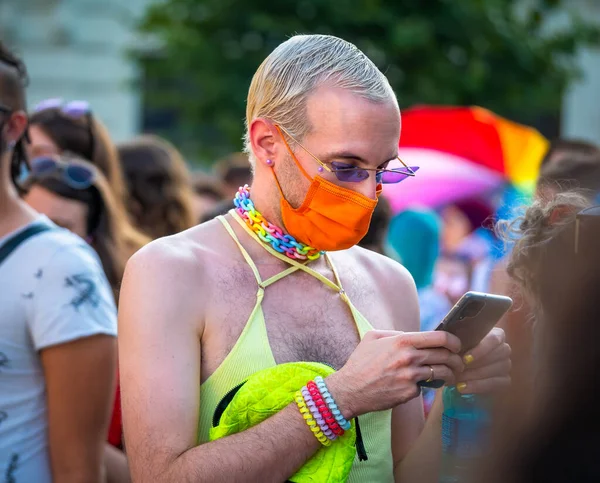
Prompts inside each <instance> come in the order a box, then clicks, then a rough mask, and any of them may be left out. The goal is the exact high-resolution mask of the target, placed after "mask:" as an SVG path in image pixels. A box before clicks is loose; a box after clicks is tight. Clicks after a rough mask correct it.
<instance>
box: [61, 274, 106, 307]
mask: <svg viewBox="0 0 600 483" xmlns="http://www.w3.org/2000/svg"><path fill="white" fill-rule="evenodd" d="M65 286H66V287H71V288H73V289H74V290H75V291H76V293H77V294H76V295H75V296H74V297H73V298H72V299H71V302H70V303H69V305H71V307H73V308H74V309H75V310H77V311H78V310H79V307H81V306H82V305H85V304H89V305H91V306H92V307H94V308H96V307H98V304H99V303H100V297H99V295H98V288H97V287H96V282H95V281H94V280H93V278H92V276H91V275H90V274H85V273H81V274H77V275H71V276H70V277H67V278H66V279H65Z"/></svg>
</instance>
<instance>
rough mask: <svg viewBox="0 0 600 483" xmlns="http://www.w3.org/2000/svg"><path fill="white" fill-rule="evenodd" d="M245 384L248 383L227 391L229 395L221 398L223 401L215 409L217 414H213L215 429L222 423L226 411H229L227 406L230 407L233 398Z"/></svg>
mask: <svg viewBox="0 0 600 483" xmlns="http://www.w3.org/2000/svg"><path fill="white" fill-rule="evenodd" d="M244 384H246V381H244V382H242V383H240V384H238V385H237V386H235V387H234V388H233V389H230V390H229V391H227V394H225V395H224V396H223V397H222V398H221V400H220V401H219V404H217V407H216V408H215V412H214V414H213V420H212V426H213V428H216V427H217V426H218V425H219V423H220V422H221V416H223V413H224V412H225V409H227V406H229V403H230V402H231V401H232V400H233V398H234V397H235V395H236V394H237V392H238V391H239V390H240V389H241V388H242V386H243V385H244Z"/></svg>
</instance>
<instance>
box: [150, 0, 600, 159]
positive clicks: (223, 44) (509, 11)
mask: <svg viewBox="0 0 600 483" xmlns="http://www.w3.org/2000/svg"><path fill="white" fill-rule="evenodd" d="M571 3H572V2H566V1H565V2H561V1H560V0H544V1H542V0H537V1H535V0H532V1H530V2H529V5H528V7H527V8H519V7H520V6H521V7H522V5H523V1H522V0H301V1H293V0H278V1H272V0H164V1H162V2H160V3H157V4H155V5H153V6H151V7H150V8H149V9H148V11H147V13H146V16H145V18H144V19H143V22H142V25H141V28H142V31H143V32H146V33H148V34H151V36H152V37H154V38H155V39H158V41H159V43H160V45H161V48H160V50H159V52H160V55H159V56H156V57H153V58H152V59H149V58H148V57H145V58H142V59H141V62H143V64H144V66H143V67H144V70H145V72H146V79H148V80H149V81H150V82H149V83H148V84H147V89H149V90H148V92H147V94H148V100H149V101H150V102H151V103H153V104H154V105H155V106H168V107H171V108H175V109H176V110H177V112H178V113H179V114H180V117H181V123H180V126H179V128H178V130H177V131H178V132H177V134H178V135H177V138H178V139H176V141H178V142H182V143H183V144H184V146H185V147H187V149H188V150H189V149H192V150H193V151H195V152H196V153H197V154H200V155H202V157H204V158H205V159H214V157H215V156H219V155H222V154H223V153H225V152H229V151H233V150H239V149H240V147H241V136H242V132H243V119H244V115H245V100H246V94H247V90H248V85H249V83H250V80H251V78H252V75H253V73H254V71H255V70H256V68H257V67H258V65H259V64H260V63H261V62H262V60H263V59H264V58H265V57H266V56H267V55H268V54H269V52H270V51H271V50H272V49H273V48H275V47H276V46H277V45H278V44H279V43H281V42H282V41H284V40H285V39H286V38H288V37H289V36H291V35H293V34H295V33H326V34H332V35H336V36H339V37H342V38H344V39H346V40H349V41H351V42H353V43H355V44H356V45H357V46H358V47H359V48H360V49H362V50H363V51H364V52H365V53H366V54H367V55H368V56H369V57H370V58H371V59H372V60H373V61H374V62H375V63H376V64H377V66H378V67H379V68H380V69H381V70H382V71H383V72H385V73H386V75H387V76H388V78H389V80H390V83H391V84H392V86H393V87H394V89H395V91H396V93H397V96H398V99H399V102H400V105H401V106H402V107H408V106H411V105H413V104H424V103H431V104H455V105H471V104H477V105H481V106H485V107H487V108H489V109H491V110H493V111H495V112H497V113H499V114H504V115H509V116H512V117H515V116H517V117H519V115H521V114H524V115H527V116H528V117H529V118H530V117H531V115H532V113H533V114H534V115H544V114H546V113H548V112H556V111H557V110H558V109H559V106H560V103H561V96H562V93H563V92H564V90H565V88H566V87H567V86H568V84H569V82H570V81H571V80H572V79H574V77H575V76H577V74H578V72H577V69H576V67H575V64H574V55H575V53H576V51H577V49H578V48H579V47H580V46H582V45H591V44H595V43H596V42H597V41H598V30H597V29H596V27H594V26H592V25H589V24H588V23H586V22H584V21H583V20H581V19H578V18H574V17H571V21H569V22H564V25H565V27H564V28H553V29H548V28H547V23H548V22H547V19H548V18H549V17H550V16H552V15H554V14H556V13H557V12H558V11H559V9H561V8H562V7H564V6H565V5H567V4H571ZM185 147H184V149H185Z"/></svg>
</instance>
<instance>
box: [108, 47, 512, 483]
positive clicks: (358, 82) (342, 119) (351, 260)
mask: <svg viewBox="0 0 600 483" xmlns="http://www.w3.org/2000/svg"><path fill="white" fill-rule="evenodd" d="M246 126H247V132H246V136H245V144H246V150H247V151H248V153H249V154H250V157H251V159H252V163H253V164H254V180H253V183H252V186H251V187H240V190H239V191H238V193H237V195H236V198H235V200H234V202H235V206H236V209H235V210H232V211H231V212H230V213H229V214H228V215H226V216H225V217H221V218H219V219H216V220H212V221H209V222H207V223H204V224H202V225H199V226H197V227H195V228H192V229H190V230H188V231H185V232H183V233H181V234H178V235H175V236H173V237H168V238H164V239H160V240H157V241H155V242H153V243H151V244H150V245H148V246H146V247H145V248H143V249H142V250H141V251H140V252H138V253H137V254H136V255H135V256H134V257H133V258H132V259H131V260H130V262H129V265H128V267H127V271H126V275H125V278H124V282H123V288H122V291H121V300H120V328H119V330H120V332H119V337H120V340H119V350H120V367H121V377H122V401H123V411H124V422H125V437H126V441H127V447H128V452H129V455H130V461H131V469H132V475H133V478H134V480H137V481H158V482H171V481H210V482H217V481H261V482H262V481H273V482H281V481H285V480H288V479H290V478H292V475H294V474H295V473H296V472H297V471H298V470H299V468H301V467H303V465H305V463H306V462H307V461H309V460H310V459H311V458H312V456H313V455H314V454H315V453H316V452H317V451H318V450H319V448H320V447H321V446H322V445H323V446H328V447H331V448H333V447H335V446H336V445H339V444H342V443H341V440H340V441H337V440H336V439H337V436H340V435H342V434H343V432H344V428H350V427H354V426H355V425H351V424H350V423H349V421H351V420H353V419H354V418H356V417H360V430H361V431H360V433H361V438H360V439H361V440H362V443H363V445H364V449H365V450H366V453H367V456H368V459H366V460H365V458H364V457H359V455H357V456H355V457H354V460H353V462H352V461H351V462H350V463H351V469H350V470H349V471H350V472H349V475H348V481H368V482H379V481H381V482H388V481H394V480H395V481H403V482H413V481H415V482H427V481H431V482H434V481H437V477H438V474H437V463H438V462H439V460H440V452H441V449H440V444H439V443H440V421H441V413H442V402H441V399H440V398H439V397H438V400H437V402H436V403H435V405H434V408H433V409H432V411H431V413H430V417H429V419H428V420H427V423H425V421H424V416H423V404H422V399H421V397H420V386H421V385H422V384H423V383H426V382H431V381H432V380H434V379H435V380H441V381H444V382H445V383H446V384H455V383H458V387H459V390H460V391H461V392H465V393H482V392H486V393H489V392H493V391H495V390H497V389H499V388H502V387H505V386H506V385H507V384H508V383H509V381H510V378H509V375H508V374H509V368H510V356H509V354H510V348H509V347H508V346H507V345H506V344H505V342H504V334H503V332H502V331H501V330H499V329H494V330H493V331H492V332H490V334H488V335H487V336H486V337H485V338H484V340H483V341H482V342H481V343H480V344H479V345H478V346H477V347H476V348H474V349H473V350H472V351H469V353H468V354H467V355H466V356H465V357H464V358H461V356H459V355H458V353H459V352H460V349H461V347H460V341H459V340H458V339H457V338H455V337H454V336H452V335H450V334H447V333H444V332H424V333H419V332H418V330H419V307H418V300H417V292H416V289H415V285H414V282H413V280H412V279H411V277H410V275H409V274H408V272H407V271H406V270H405V269H404V268H403V267H402V266H401V265H399V264H398V263H396V262H394V261H392V260H390V259H388V258H386V257H383V256H381V255H379V254H376V253H372V252H369V251H367V250H364V249H362V248H359V247H357V246H356V244H357V243H358V242H359V241H360V239H361V238H362V237H363V236H364V235H365V233H366V231H367V229H368V226H369V222H370V218H371V215H372V212H373V209H374V208H375V206H376V204H377V198H378V196H379V194H380V193H381V189H382V185H383V184H387V183H398V182H400V181H403V180H407V179H408V181H406V182H410V178H411V177H412V176H415V172H416V170H417V168H415V167H408V166H406V165H404V163H402V162H401V161H400V160H399V159H398V158H397V153H398V141H399V138H400V111H399V109H398V103H397V101H396V98H395V96H394V93H393V91H392V89H391V87H390V85H389V83H388V82H387V80H386V78H385V76H384V75H383V74H382V73H381V72H380V71H379V70H378V69H377V67H376V66H375V65H374V64H373V63H372V62H371V61H370V60H369V59H368V58H367V57H366V56H365V55H364V54H363V53H362V52H361V51H360V50H358V49H357V48H356V47H355V46H354V45H352V44H350V43H348V42H346V41H344V40H341V39H338V38H335V37H331V36H325V35H301V36H295V37H292V38H290V39H289V40H287V41H286V42H284V43H283V44H281V45H280V46H279V47H277V48H276V49H275V50H274V51H273V52H272V53H271V55H269V57H267V59H266V60H265V61H264V62H263V63H262V65H261V66H260V67H259V69H258V71H257V72H256V74H255V76H254V78H253V79H252V83H251V86H250V90H249V94H248V105H247V119H246ZM297 361H306V362H321V363H326V364H328V365H329V366H331V367H333V368H334V369H335V371H332V373H331V374H330V375H329V376H327V377H325V378H324V381H322V382H320V381H317V382H319V386H318V388H317V386H316V385H313V386H311V388H310V390H311V391H317V392H316V393H314V392H311V393H310V395H308V393H306V394H304V393H296V397H295V398H294V394H292V395H291V396H290V398H289V400H290V401H292V402H291V403H290V404H288V405H286V406H284V407H283V409H282V410H281V411H279V412H276V413H275V414H273V415H271V416H270V417H269V418H268V419H266V420H264V421H262V422H260V423H259V424H256V425H254V426H252V427H250V428H248V429H245V430H243V431H240V432H238V433H236V434H231V435H228V436H225V437H222V438H220V439H214V438H211V427H213V429H214V426H215V424H214V423H215V422H218V419H219V418H217V417H216V413H217V412H218V407H219V406H220V405H221V403H222V402H223V399H224V398H225V401H227V400H228V399H227V398H226V397H225V396H226V394H227V393H230V390H231V389H233V388H236V387H238V386H239V385H240V384H241V383H243V382H244V381H245V380H246V379H248V378H251V379H252V377H253V375H255V374H257V373H260V372H261V371H269V370H271V369H273V368H274V369H277V368H278V367H280V365H281V364H284V363H294V362H297ZM307 382H308V381H307ZM307 386H310V384H309V383H308V384H307ZM198 387H199V388H200V390H198ZM242 389H243V388H242ZM296 389H297V390H301V389H302V388H301V387H297V388H294V391H296ZM307 390H308V389H307ZM319 391H321V392H319ZM298 394H300V396H298ZM319 394H320V395H323V394H325V396H323V399H324V400H325V401H327V405H326V406H325V403H323V404H321V403H320V402H319ZM298 397H299V398H300V400H298ZM310 397H314V398H315V400H316V402H315V401H312V402H311V400H310ZM303 398H304V399H303ZM313 403H314V404H313ZM299 408H300V411H299ZM302 408H304V409H302ZM307 408H310V411H321V412H320V413H314V412H313V413H311V414H312V415H313V416H314V418H315V419H316V422H315V420H314V419H311V417H312V416H311V415H310V414H308V409H307ZM336 408H339V410H337V409H336ZM330 410H331V412H329V411H330ZM301 411H303V412H301ZM319 414H320V416H319ZM333 415H335V418H334V416H333ZM306 421H309V425H307V424H306ZM317 423H318V425H319V426H318V427H317ZM357 435H358V432H357ZM315 436H317V437H315ZM357 439H359V438H357ZM358 452H360V451H358ZM325 454H328V453H325ZM363 456H364V455H363ZM312 461H313V460H311V462H312Z"/></svg>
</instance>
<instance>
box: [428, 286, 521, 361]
mask: <svg viewBox="0 0 600 483" xmlns="http://www.w3.org/2000/svg"><path fill="white" fill-rule="evenodd" d="M512 304H513V301H512V299H511V298H510V297H505V296H503V295H494V294H490V293H480V292H467V293H466V294H464V295H463V296H462V297H461V298H460V300H459V301H458V302H457V303H456V305H454V307H452V309H451V310H450V312H448V314H447V315H446V317H444V320H442V323H441V324H440V325H439V326H438V327H437V329H436V330H445V331H446V332H450V333H451V334H454V335H455V336H456V337H458V338H459V339H460V341H461V343H462V353H465V352H467V351H469V350H471V349H473V347H475V346H476V345H477V344H479V343H480V342H481V340H482V339H483V338H484V337H485V336H486V334H487V333H488V332H489V331H490V330H492V329H493V328H494V326H495V325H496V324H497V323H498V322H499V321H500V319H501V318H502V317H503V316H504V314H506V312H508V311H509V309H510V308H511V307H512Z"/></svg>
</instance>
